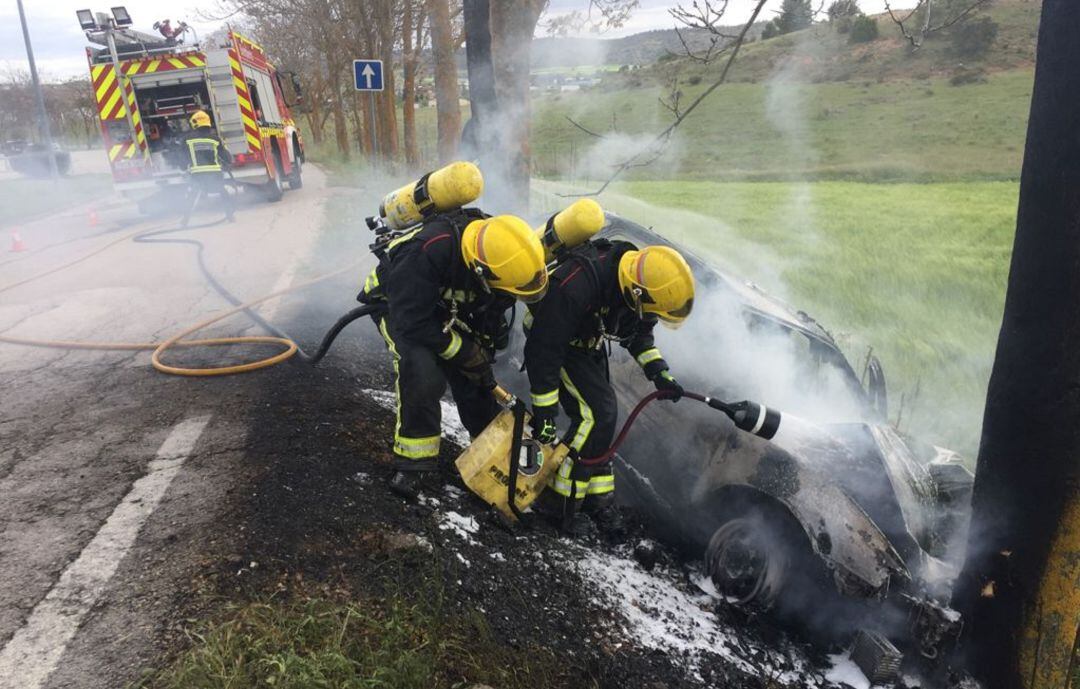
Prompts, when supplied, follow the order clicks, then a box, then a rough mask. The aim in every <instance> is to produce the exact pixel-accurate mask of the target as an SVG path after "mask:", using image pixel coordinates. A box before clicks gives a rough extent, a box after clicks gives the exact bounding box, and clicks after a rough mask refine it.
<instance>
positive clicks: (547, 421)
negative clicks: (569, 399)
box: [529, 404, 559, 445]
mask: <svg viewBox="0 0 1080 689" xmlns="http://www.w3.org/2000/svg"><path fill="white" fill-rule="evenodd" d="M558 415H559V405H557V404H549V405H547V406H543V407H540V406H533V415H532V420H531V421H530V422H529V423H530V426H531V428H532V437H533V438H534V439H535V440H538V441H540V442H541V443H542V444H544V445H551V444H552V443H554V442H555V441H556V440H558V439H559V432H558V429H557V428H556V427H555V417H557V416H558Z"/></svg>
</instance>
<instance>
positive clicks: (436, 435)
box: [360, 209, 547, 498]
mask: <svg viewBox="0 0 1080 689" xmlns="http://www.w3.org/2000/svg"><path fill="white" fill-rule="evenodd" d="M381 254H382V255H381V256H380V263H379V266H378V267H377V268H376V269H375V271H373V272H372V274H371V275H370V276H368V279H367V282H366V284H365V286H364V291H363V292H362V293H361V295H360V300H361V301H364V302H367V303H374V302H380V301H381V302H383V303H384V304H385V306H386V309H387V311H386V315H385V317H383V318H381V319H378V320H377V323H378V324H379V330H380V332H381V333H382V335H383V338H384V339H385V340H386V344H387V347H388V348H389V350H390V353H391V355H392V356H393V359H394V370H395V372H396V375H397V387H396V390H397V424H396V426H395V430H394V459H395V472H394V475H393V477H392V479H391V481H390V487H391V488H392V489H393V490H394V491H395V492H396V493H398V494H399V495H402V496H403V497H407V498H412V497H415V496H416V495H417V493H418V492H419V490H420V487H421V483H422V477H423V475H424V474H425V472H431V471H433V470H435V469H437V459H438V455H439V446H440V440H441V435H442V426H441V418H440V411H441V409H440V403H439V400H440V398H441V397H442V396H443V393H444V392H445V390H446V386H447V384H449V386H450V391H451V393H452V394H453V397H454V402H455V403H456V404H457V408H458V413H459V415H460V417H461V421H462V424H463V425H464V426H465V428H466V429H467V430H468V431H469V433H470V434H471V435H472V436H474V437H475V436H476V435H478V434H479V433H480V432H481V431H482V430H484V428H486V427H487V425H488V424H489V423H490V422H491V420H492V419H494V418H495V416H496V414H497V413H498V411H499V409H498V405H497V404H496V402H495V400H494V398H493V397H492V394H491V393H492V390H493V389H494V388H495V378H494V376H493V374H492V371H491V363H492V361H493V360H494V355H495V352H496V350H499V349H504V348H505V347H506V346H507V344H508V342H509V334H510V322H511V312H512V309H513V307H514V302H515V300H521V301H525V302H529V301H533V300H536V299H539V298H541V297H543V296H544V293H545V291H546V290H547V269H546V266H545V265H544V251H543V248H542V247H541V245H540V240H539V238H538V237H537V236H536V234H535V233H534V232H533V231H532V229H531V228H530V227H529V226H528V224H526V223H525V221H524V220H522V219H520V218H517V217H515V216H512V215H500V216H495V217H489V216H487V215H485V214H483V213H481V212H480V211H478V210H475V209H461V210H457V211H452V212H449V213H443V214H440V215H436V216H433V217H431V218H429V219H427V220H426V221H425V222H424V223H423V224H422V225H421V226H420V227H419V228H417V229H415V230H412V231H410V232H408V233H406V234H405V235H402V236H401V237H399V238H397V239H395V240H393V241H392V242H390V244H389V245H388V246H387V247H386V248H385V250H384V251H382V252H381Z"/></svg>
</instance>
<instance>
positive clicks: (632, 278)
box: [619, 246, 694, 328]
mask: <svg viewBox="0 0 1080 689" xmlns="http://www.w3.org/2000/svg"><path fill="white" fill-rule="evenodd" d="M619 289H620V290H621V291H622V294H623V297H624V298H625V299H626V302H627V303H628V304H629V305H630V307H631V308H633V309H634V310H635V311H637V312H638V314H639V315H640V314H642V313H654V314H656V315H657V316H658V317H659V318H660V321H661V322H662V323H664V324H665V325H668V326H670V327H673V328H677V327H679V326H680V325H682V323H683V321H685V320H686V318H687V316H689V315H690V311H691V309H693V307H694V274H693V273H692V272H691V271H690V266H689V265H687V263H686V259H685V258H683V257H682V255H681V254H679V252H678V251H675V249H672V248H671V247H669V246H647V247H645V248H644V249H641V250H640V251H627V252H626V253H625V254H623V256H622V258H621V259H619Z"/></svg>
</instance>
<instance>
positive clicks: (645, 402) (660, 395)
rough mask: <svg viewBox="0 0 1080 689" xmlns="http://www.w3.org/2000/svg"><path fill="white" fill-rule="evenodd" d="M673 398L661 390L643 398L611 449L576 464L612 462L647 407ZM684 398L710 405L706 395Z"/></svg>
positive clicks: (624, 424)
mask: <svg viewBox="0 0 1080 689" xmlns="http://www.w3.org/2000/svg"><path fill="white" fill-rule="evenodd" d="M672 396H673V393H672V392H670V391H667V390H665V391H662V392H661V391H660V390H657V391H656V392H650V393H649V394H648V395H645V396H644V397H642V398H641V401H640V402H638V403H637V404H636V405H635V406H634V408H633V410H631V412H630V415H629V416H627V417H626V421H624V422H623V425H622V429H620V430H619V435H617V436H615V442H613V443H612V444H611V447H609V448H608V449H606V450H604V452H603V453H602V454H600V455H597V456H596V457H588V458H585V457H582V458H579V459H578V460H577V461H576V463H577V464H582V465H584V466H596V465H597V464H603V463H604V462H609V461H611V458H612V457H614V456H615V453H616V452H618V451H619V448H620V447H622V444H623V442H624V441H625V440H626V436H627V435H628V434H629V433H630V429H631V428H632V427H633V425H634V422H635V421H637V417H638V415H639V414H641V412H643V411H644V410H645V407H647V406H649V405H650V404H651V403H652V402H654V401H656V400H661V399H670V398H671V397H672ZM682 396H683V397H685V398H687V399H692V400H697V401H698V402H702V403H705V404H708V403H709V398H708V397H706V396H705V395H699V394H698V393H696V392H684V393H683V394H682Z"/></svg>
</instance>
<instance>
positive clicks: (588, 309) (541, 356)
mask: <svg viewBox="0 0 1080 689" xmlns="http://www.w3.org/2000/svg"><path fill="white" fill-rule="evenodd" d="M635 249H636V247H635V246H634V245H633V244H631V243H629V242H624V241H614V242H612V241H607V240H594V241H592V242H590V243H589V245H588V246H586V247H582V248H579V249H575V250H574V252H573V253H572V256H571V257H570V258H567V259H565V260H564V261H563V262H562V263H561V264H560V265H559V266H558V267H557V268H556V269H555V270H554V271H553V272H552V274H551V279H550V281H549V286H548V293H547V295H546V296H545V297H544V298H543V299H542V300H541V301H540V302H539V303H538V304H534V305H531V306H530V313H529V315H528V316H527V317H526V327H527V329H528V331H529V335H528V339H527V341H526V343H525V368H526V369H527V371H528V374H529V386H530V389H531V392H532V397H533V403H534V404H538V405H541V406H543V405H545V404H546V403H554V401H555V400H557V398H558V390H559V382H560V369H562V366H563V361H564V359H565V357H566V354H567V350H568V348H570V347H576V348H580V349H585V350H597V349H600V348H601V347H604V346H606V343H607V342H608V341H611V340H612V339H614V340H616V341H617V342H618V343H619V344H620V345H622V346H623V347H624V348H626V349H627V350H628V351H629V352H630V354H631V355H632V356H633V357H634V358H635V359H636V360H637V362H638V364H640V365H641V367H642V369H643V370H644V372H645V376H646V377H647V378H649V379H650V380H652V379H653V378H655V377H656V376H657V375H659V374H660V373H661V372H663V371H666V370H667V369H668V365H667V362H665V361H664V359H663V357H662V356H661V355H660V352H659V350H657V348H656V346H655V344H654V340H653V328H654V327H655V325H656V323H657V318H656V316H655V315H652V314H648V313H646V314H643V315H642V316H640V317H639V316H638V314H637V313H635V312H634V310H633V309H631V308H630V306H629V305H628V304H627V303H626V300H625V299H624V298H623V296H622V294H621V292H620V288H619V276H618V267H619V259H620V258H622V256H623V254H625V253H626V252H627V251H632V250H635Z"/></svg>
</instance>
